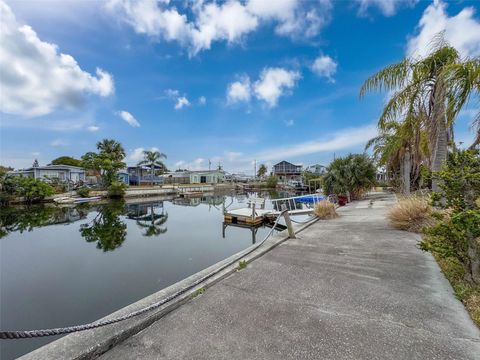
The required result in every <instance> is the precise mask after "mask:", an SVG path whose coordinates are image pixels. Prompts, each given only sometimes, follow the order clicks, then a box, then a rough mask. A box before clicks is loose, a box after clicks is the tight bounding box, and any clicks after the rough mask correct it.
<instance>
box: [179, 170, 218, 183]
mask: <svg viewBox="0 0 480 360" xmlns="http://www.w3.org/2000/svg"><path fill="white" fill-rule="evenodd" d="M188 173H189V176H190V184H218V183H221V182H223V180H224V179H225V171H223V170H197V171H189V172H188Z"/></svg>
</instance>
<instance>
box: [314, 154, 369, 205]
mask: <svg viewBox="0 0 480 360" xmlns="http://www.w3.org/2000/svg"><path fill="white" fill-rule="evenodd" d="M375 174H376V168H375V166H374V164H373V162H372V161H371V160H370V159H369V158H368V157H367V156H366V155H363V154H350V155H348V156H346V157H342V158H337V159H335V160H333V161H332V162H331V163H330V165H329V166H328V168H327V173H326V174H325V175H324V177H323V193H324V194H326V195H330V194H336V195H342V194H343V195H346V194H347V192H350V194H351V196H352V198H353V199H358V198H360V197H361V196H362V195H363V194H364V193H365V192H366V191H368V190H369V189H371V188H372V187H373V186H374V185H375V184H376V177H375Z"/></svg>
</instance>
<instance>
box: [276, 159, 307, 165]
mask: <svg viewBox="0 0 480 360" xmlns="http://www.w3.org/2000/svg"><path fill="white" fill-rule="evenodd" d="M284 164H285V165H292V166H302V165H295V164H292V163H290V162H288V161H285V160H283V161H280V162H279V163H278V164H275V165H273V166H278V165H284Z"/></svg>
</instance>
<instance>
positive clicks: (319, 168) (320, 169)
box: [305, 164, 327, 176]
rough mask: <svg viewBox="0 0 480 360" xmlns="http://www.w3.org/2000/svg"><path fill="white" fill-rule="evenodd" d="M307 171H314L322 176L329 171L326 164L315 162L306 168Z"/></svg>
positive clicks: (313, 172) (314, 173)
mask: <svg viewBox="0 0 480 360" xmlns="http://www.w3.org/2000/svg"><path fill="white" fill-rule="evenodd" d="M305 171H308V172H310V173H312V174H313V175H315V176H320V175H323V174H325V173H326V172H327V168H326V166H323V165H320V164H315V165H310V166H309V167H307V168H306V169H305Z"/></svg>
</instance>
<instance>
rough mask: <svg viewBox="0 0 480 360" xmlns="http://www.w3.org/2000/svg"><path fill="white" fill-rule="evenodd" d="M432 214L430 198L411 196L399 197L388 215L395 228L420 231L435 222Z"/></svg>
mask: <svg viewBox="0 0 480 360" xmlns="http://www.w3.org/2000/svg"><path fill="white" fill-rule="evenodd" d="M432 214H433V208H432V206H431V205H430V203H429V200H428V198H426V197H420V196H410V197H406V198H403V199H399V201H398V204H397V205H395V206H394V207H393V208H392V209H391V210H390V211H389V212H388V214H387V217H388V219H389V220H390V224H391V225H392V226H393V227H394V228H396V229H400V230H406V231H411V232H416V233H419V232H421V230H422V228H423V227H425V226H432V225H434V224H435V219H434V218H433V216H432Z"/></svg>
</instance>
